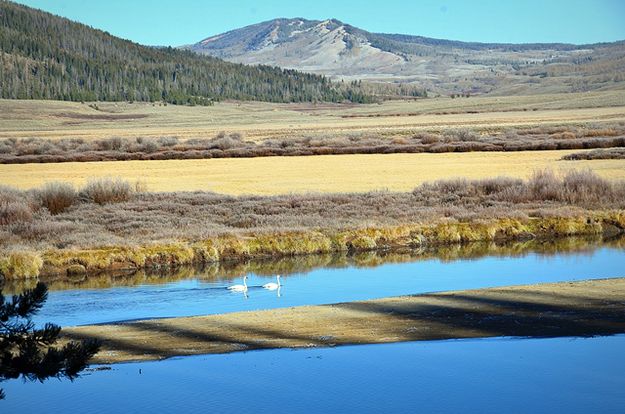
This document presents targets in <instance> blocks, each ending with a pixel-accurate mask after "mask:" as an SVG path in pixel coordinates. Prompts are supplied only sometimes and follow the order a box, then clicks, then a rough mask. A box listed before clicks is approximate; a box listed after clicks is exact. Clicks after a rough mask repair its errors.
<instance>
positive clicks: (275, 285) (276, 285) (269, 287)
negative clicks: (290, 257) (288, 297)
mask: <svg viewBox="0 0 625 414" xmlns="http://www.w3.org/2000/svg"><path fill="white" fill-rule="evenodd" d="M276 281H277V282H278V283H273V282H272V283H265V284H264V285H263V288H264V289H267V290H276V289H280V286H282V285H281V284H280V275H278V276H276Z"/></svg>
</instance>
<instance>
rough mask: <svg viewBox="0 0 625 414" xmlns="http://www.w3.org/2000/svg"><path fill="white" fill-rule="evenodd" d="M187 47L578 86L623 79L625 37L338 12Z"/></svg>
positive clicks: (450, 86) (228, 55)
mask: <svg viewBox="0 0 625 414" xmlns="http://www.w3.org/2000/svg"><path fill="white" fill-rule="evenodd" d="M184 48H186V49H189V50H192V51H194V52H197V53H201V54H206V55H212V56H216V57H220V58H223V59H226V60H230V61H233V62H241V63H246V64H269V65H276V66H280V67H284V68H293V69H298V70H302V71H306V72H311V73H318V74H324V75H328V76H333V77H338V78H342V79H348V80H353V79H370V80H379V81H380V80H381V81H402V82H418V83H419V84H421V85H423V86H426V87H427V88H428V89H430V90H433V91H437V92H440V93H449V94H452V93H467V92H470V93H487V92H497V93H501V94H512V93H523V92H529V93H531V92H570V91H578V92H580V91H586V90H592V89H606V88H615V87H623V83H624V81H625V76H624V75H623V73H624V72H625V42H615V43H605V44H595V45H581V46H579V45H570V44H523V45H514V44H487V43H467V42H458V41H451V40H441V39H430V38H426V37H421V36H409V35H397V34H379V33H370V32H367V31H365V30H362V29H358V28H356V27H353V26H350V25H349V24H345V23H343V22H340V21H338V20H334V19H330V20H325V21H311V20H305V19H300V18H297V19H275V20H271V21H268V22H263V23H259V24H256V25H252V26H248V27H244V28H242V29H238V30H233V31H230V32H227V33H224V34H221V35H217V36H212V37H209V38H207V39H204V40H202V41H200V42H198V43H196V44H194V45H190V46H185V47H184Z"/></svg>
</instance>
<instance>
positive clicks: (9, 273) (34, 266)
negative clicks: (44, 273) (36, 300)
mask: <svg viewBox="0 0 625 414" xmlns="http://www.w3.org/2000/svg"><path fill="white" fill-rule="evenodd" d="M42 266H43V260H42V259H41V257H40V256H39V255H38V254H37V253H33V252H30V251H9V252H4V253H3V254H0V275H2V276H4V277H5V278H6V279H24V278H29V277H37V276H38V275H39V271H40V270H41V267H42Z"/></svg>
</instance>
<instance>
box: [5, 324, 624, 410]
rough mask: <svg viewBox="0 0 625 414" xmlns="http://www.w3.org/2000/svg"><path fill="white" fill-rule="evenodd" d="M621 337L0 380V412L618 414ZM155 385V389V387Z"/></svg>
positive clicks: (344, 351)
mask: <svg viewBox="0 0 625 414" xmlns="http://www.w3.org/2000/svg"><path fill="white" fill-rule="evenodd" d="M624 346H625V336H622V335H621V336H613V337H602V338H601V337H600V338H589V339H579V338H578V339H575V338H558V339H531V340H527V339H526V340H523V339H521V340H519V339H505V338H504V339H495V340H493V339H490V340H460V341H437V342H413V343H398V344H385V345H361V346H346V347H338V348H329V349H304V350H295V351H292V350H286V349H281V350H270V351H256V352H246V353H236V354H227V355H206V356H196V357H185V358H175V359H170V360H166V361H161V362H148V363H130V364H119V365H114V366H112V369H111V370H107V371H95V372H92V373H90V374H88V375H85V376H83V377H82V378H79V379H78V380H77V381H75V382H74V383H69V382H60V381H51V382H48V383H45V384H39V383H26V384H23V383H20V382H19V381H11V382H9V383H7V384H6V390H7V400H6V401H5V402H3V403H0V404H2V408H3V409H6V410H7V412H38V411H41V407H44V406H45V412H46V413H48V414H56V413H69V412H80V411H82V412H90V413H109V412H150V413H171V412H185V413H205V412H237V413H272V414H279V413H289V414H296V413H310V412H316V413H324V412H326V413H336V412H356V413H360V414H364V413H380V412H392V413H415V412H425V413H464V412H471V413H484V414H489V413H497V414H499V413H553V412H565V413H569V414H576V413H580V414H581V413H584V414H585V413H604V414H612V413H622V412H623V407H624V406H625V393H624V392H623V389H625V376H624V375H623V372H625V354H623V352H622V350H623V347H624ZM155 390H159V392H155Z"/></svg>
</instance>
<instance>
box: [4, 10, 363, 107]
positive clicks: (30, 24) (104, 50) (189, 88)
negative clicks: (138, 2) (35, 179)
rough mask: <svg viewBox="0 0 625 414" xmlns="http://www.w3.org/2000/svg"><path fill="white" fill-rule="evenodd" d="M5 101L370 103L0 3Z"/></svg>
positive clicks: (312, 82) (297, 78)
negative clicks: (223, 100)
mask: <svg viewBox="0 0 625 414" xmlns="http://www.w3.org/2000/svg"><path fill="white" fill-rule="evenodd" d="M0 97H1V98H5V99H57V100H67V101H97V100H99V101H144V102H154V101H165V102H169V103H173V104H191V105H195V104H199V105H210V104H211V103H212V102H213V101H216V100H222V99H237V100H260V101H270V102H315V101H324V102H341V101H351V102H358V103H367V102H371V101H372V100H373V98H372V97H371V96H370V95H367V94H365V93H364V92H363V91H361V90H360V89H359V88H358V87H357V86H355V85H344V84H343V85H341V84H336V83H333V82H331V81H330V80H328V79H327V78H325V77H323V76H319V75H313V74H307V73H302V72H298V71H295V70H284V69H280V68H277V67H270V66H262V65H260V66H246V65H242V64H235V63H230V62H225V61H223V60H220V59H217V58H213V57H208V56H199V55H196V54H194V53H193V52H190V51H184V50H179V49H175V48H171V47H148V46H142V45H139V44H136V43H133V42H131V41H128V40H123V39H120V38H117V37H114V36H112V35H110V34H109V33H107V32H104V31H101V30H97V29H94V28H91V27H89V26H86V25H83V24H80V23H76V22H72V21H70V20H68V19H65V18H61V17H58V16H54V15H52V14H50V13H46V12H43V11H40V10H36V9H32V8H29V7H25V6H22V5H18V4H15V3H11V2H8V1H4V0H0Z"/></svg>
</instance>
